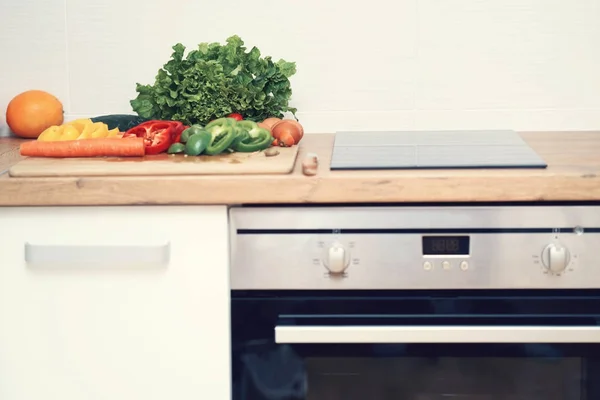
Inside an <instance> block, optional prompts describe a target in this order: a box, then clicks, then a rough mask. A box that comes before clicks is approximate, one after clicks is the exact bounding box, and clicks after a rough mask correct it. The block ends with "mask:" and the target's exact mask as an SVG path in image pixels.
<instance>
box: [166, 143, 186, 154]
mask: <svg viewBox="0 0 600 400" xmlns="http://www.w3.org/2000/svg"><path fill="white" fill-rule="evenodd" d="M184 150H185V145H184V144H183V143H173V144H172V145H171V146H169V149H168V150H167V153H169V154H179V153H183V151H184Z"/></svg>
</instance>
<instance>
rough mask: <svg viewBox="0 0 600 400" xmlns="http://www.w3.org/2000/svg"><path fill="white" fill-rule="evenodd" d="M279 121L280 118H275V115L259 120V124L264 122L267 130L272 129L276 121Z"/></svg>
mask: <svg viewBox="0 0 600 400" xmlns="http://www.w3.org/2000/svg"><path fill="white" fill-rule="evenodd" d="M278 122H281V118H276V117H271V118H267V119H265V120H264V121H263V122H261V124H264V125H265V126H267V127H268V128H267V129H268V130H271V129H273V125H275V124H276V123H278Z"/></svg>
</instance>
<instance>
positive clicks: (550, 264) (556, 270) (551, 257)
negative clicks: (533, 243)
mask: <svg viewBox="0 0 600 400" xmlns="http://www.w3.org/2000/svg"><path fill="white" fill-rule="evenodd" d="M570 261H571V255H570V253H569V250H568V249H567V248H566V247H564V246H562V245H560V244H555V243H552V244H549V245H548V246H546V247H545V248H544V251H542V264H544V267H545V268H546V270H547V271H548V272H550V273H551V274H560V273H561V272H563V271H564V270H565V269H567V266H568V265H569V262H570Z"/></svg>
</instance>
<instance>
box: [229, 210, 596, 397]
mask: <svg viewBox="0 0 600 400" xmlns="http://www.w3.org/2000/svg"><path fill="white" fill-rule="evenodd" d="M230 219H231V227H232V230H231V249H232V250H231V251H232V252H231V276H230V280H231V343H232V398H233V400H263V399H264V400H266V399H269V400H276V399H277V400H279V399H308V400H337V399H340V400H342V399H343V400H354V399H356V400H359V399H360V400H370V399H377V400H388V399H390V400H391V399H394V400H442V399H443V400H538V399H539V400H584V399H586V400H597V399H600V345H599V343H600V325H599V321H600V205H596V204H579V205H572V204H571V205H570V204H529V205H511V204H486V205H472V204H471V205H465V204H453V205H444V206H440V205H430V204H421V205H407V206H400V205H396V206H382V205H379V206H356V207H345V206H339V205H338V206H316V207H310V206H285V207H258V206H257V207H234V208H232V209H231V214H230Z"/></svg>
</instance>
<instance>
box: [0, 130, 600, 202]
mask: <svg viewBox="0 0 600 400" xmlns="http://www.w3.org/2000/svg"><path fill="white" fill-rule="evenodd" d="M522 137H523V138H524V139H525V140H526V141H527V142H528V143H529V144H530V145H531V146H532V147H533V148H534V149H535V150H536V151H537V152H538V153H539V154H540V156H542V158H544V160H546V162H547V163H548V164H549V166H548V168H547V169H496V170H493V169H492V170H485V169H477V170H411V171H407V170H404V171H399V170H396V171H394V170H391V171H330V170H329V160H330V156H331V150H332V145H333V139H334V135H332V134H322V135H321V134H313V135H306V136H305V137H304V139H303V140H302V142H301V145H300V153H299V155H298V160H297V163H296V167H295V169H294V171H293V173H291V174H289V175H249V176H248V175H247V176H241V175H226V176H206V175H205V176H173V177H86V178H10V177H8V174H6V173H5V174H3V175H1V176H0V205H127V204H241V203H263V204H264V203H359V202H363V203H381V202H430V201H435V202H459V201H471V202H485V201H582V200H600V132H526V133H522ZM19 143H21V140H19V139H8V138H4V139H0V172H2V171H6V170H7V169H8V168H9V166H10V165H13V164H15V163H16V162H18V161H19V160H20V159H21V157H20V156H19V154H18V146H19ZM307 153H316V154H317V155H318V156H319V162H320V165H319V172H318V174H317V175H316V176H304V175H303V174H302V171H301V163H302V159H303V158H304V156H305V155H306V154H307Z"/></svg>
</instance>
